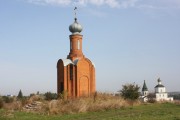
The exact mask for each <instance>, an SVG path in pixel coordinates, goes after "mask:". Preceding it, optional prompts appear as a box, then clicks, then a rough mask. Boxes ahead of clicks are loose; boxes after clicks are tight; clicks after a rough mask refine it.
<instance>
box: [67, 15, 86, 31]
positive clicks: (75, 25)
mask: <svg viewBox="0 0 180 120" xmlns="http://www.w3.org/2000/svg"><path fill="white" fill-rule="evenodd" d="M82 29H83V27H82V25H81V24H79V23H78V22H77V18H75V21H74V23H73V24H71V25H70V26H69V31H70V32H72V34H80V32H81V31H82Z"/></svg>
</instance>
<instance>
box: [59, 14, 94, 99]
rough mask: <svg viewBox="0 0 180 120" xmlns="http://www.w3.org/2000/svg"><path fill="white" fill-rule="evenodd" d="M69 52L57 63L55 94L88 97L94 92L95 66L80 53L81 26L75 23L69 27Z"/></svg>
mask: <svg viewBox="0 0 180 120" xmlns="http://www.w3.org/2000/svg"><path fill="white" fill-rule="evenodd" d="M69 31H70V32H71V33H72V34H71V35H69V39H70V52H69V55H68V56H67V58H66V59H59V60H58V62H57V93H58V94H59V93H62V92H63V91H64V92H67V94H68V97H80V96H90V95H93V94H94V93H95V91H96V80H95V66H94V64H93V63H92V62H91V61H90V60H89V59H88V58H86V57H85V56H84V54H83V51H82V47H83V45H82V42H83V35H81V31H82V26H81V25H80V24H79V23H78V22H77V18H76V16H75V20H74V23H73V24H71V25H70V26H69Z"/></svg>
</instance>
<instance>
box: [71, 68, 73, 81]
mask: <svg viewBox="0 0 180 120" xmlns="http://www.w3.org/2000/svg"><path fill="white" fill-rule="evenodd" d="M70 80H73V65H70Z"/></svg>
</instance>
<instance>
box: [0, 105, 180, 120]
mask: <svg viewBox="0 0 180 120" xmlns="http://www.w3.org/2000/svg"><path fill="white" fill-rule="evenodd" d="M0 120H180V105H177V104H172V103H162V104H145V105H139V106H134V107H125V108H121V109H114V110H107V111H99V112H87V113H79V114H66V115H50V116H48V115H39V114H37V113H36V114H35V113H26V112H13V111H5V110H2V109H1V110H0Z"/></svg>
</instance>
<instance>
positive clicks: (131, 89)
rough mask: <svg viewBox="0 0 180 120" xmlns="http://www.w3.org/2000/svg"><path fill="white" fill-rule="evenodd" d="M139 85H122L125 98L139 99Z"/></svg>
mask: <svg viewBox="0 0 180 120" xmlns="http://www.w3.org/2000/svg"><path fill="white" fill-rule="evenodd" d="M139 88H140V87H139V86H138V85H135V84H126V85H123V86H122V90H120V92H121V96H122V97H123V98H124V99H129V100H133V101H134V100H137V99H138V98H139V96H140V93H139Z"/></svg>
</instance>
